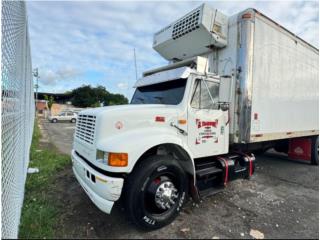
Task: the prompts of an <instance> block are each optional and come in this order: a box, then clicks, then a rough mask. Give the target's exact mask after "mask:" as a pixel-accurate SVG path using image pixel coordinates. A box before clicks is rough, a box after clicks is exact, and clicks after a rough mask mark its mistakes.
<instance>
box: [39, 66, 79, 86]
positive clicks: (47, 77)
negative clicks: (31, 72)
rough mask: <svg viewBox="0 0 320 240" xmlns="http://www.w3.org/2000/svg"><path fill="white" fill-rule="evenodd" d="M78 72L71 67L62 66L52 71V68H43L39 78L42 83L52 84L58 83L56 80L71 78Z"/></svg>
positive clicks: (77, 74)
mask: <svg viewBox="0 0 320 240" xmlns="http://www.w3.org/2000/svg"><path fill="white" fill-rule="evenodd" d="M80 74H81V72H80V71H78V70H77V69H74V68H72V67H63V68H60V69H58V70H57V71H53V70H52V69H43V72H42V73H41V76H40V79H41V82H42V83H43V84H45V85H48V86H54V85H56V84H57V83H58V81H61V80H65V79H73V78H75V77H76V76H79V75H80Z"/></svg>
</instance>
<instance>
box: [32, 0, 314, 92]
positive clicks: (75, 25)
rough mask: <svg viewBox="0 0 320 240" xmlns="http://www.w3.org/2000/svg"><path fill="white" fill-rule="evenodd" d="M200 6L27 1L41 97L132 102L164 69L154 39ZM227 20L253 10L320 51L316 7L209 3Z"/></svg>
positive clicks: (288, 3) (302, 3) (311, 4)
mask: <svg viewBox="0 0 320 240" xmlns="http://www.w3.org/2000/svg"><path fill="white" fill-rule="evenodd" d="M201 4H202V1H192V2H191V1H189V2H185V1H179V2H173V1H162V2H155V1H153V2H146V1H139V2H133V1H130V2H124V1H117V2H112V1H107V2H104V1H51V2H49V1H29V2H27V11H28V21H29V34H30V41H31V53H32V65H33V68H36V67H37V68H38V69H39V75H40V79H39V91H40V92H52V93H63V92H65V91H69V90H72V89H74V88H76V87H79V86H81V85H83V84H86V85H88V84H90V85H92V86H97V85H102V86H105V87H106V89H107V90H108V91H109V92H112V93H121V94H124V95H125V96H127V97H128V98H130V97H131V96H132V94H133V91H134V89H133V85H134V83H135V81H136V75H135V67H134V54H133V49H134V48H135V51H136V59H137V72H138V78H139V77H141V75H142V73H143V72H144V71H146V70H149V69H152V68H155V67H160V66H163V65H166V64H167V61H166V60H164V59H163V58H162V57H161V56H160V55H159V54H158V53H157V52H156V51H154V50H153V49H152V40H153V34H154V33H155V32H157V31H158V30H160V29H162V28H163V27H165V26H166V25H168V24H170V23H171V22H173V21H175V20H177V19H178V18H180V17H181V16H183V15H184V14H186V13H188V12H189V11H191V10H192V9H194V8H196V7H198V6H200V5H201ZM208 4H209V5H211V6H212V7H213V8H217V9H218V10H219V11H221V12H222V13H224V14H226V15H228V16H231V15H233V14H236V13H238V12H240V11H242V10H244V9H246V8H249V7H253V8H256V9H257V10H259V11H260V12H262V13H264V14H265V15H267V16H268V17H270V18H272V19H273V20H275V21H276V22H278V23H279V24H280V25H282V26H284V27H285V28H287V29H288V30H290V31H291V32H293V33H294V34H296V35H298V36H299V37H301V38H302V39H304V40H306V41H307V42H309V43H311V44H312V45H314V46H316V47H317V48H318V47H319V5H318V2H317V1H210V2H208Z"/></svg>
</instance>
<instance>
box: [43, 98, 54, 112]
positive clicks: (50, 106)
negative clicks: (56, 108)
mask: <svg viewBox="0 0 320 240" xmlns="http://www.w3.org/2000/svg"><path fill="white" fill-rule="evenodd" d="M44 99H45V100H46V101H47V105H48V108H49V111H50V112H51V108H52V105H53V103H54V98H53V96H50V97H48V96H47V95H44Z"/></svg>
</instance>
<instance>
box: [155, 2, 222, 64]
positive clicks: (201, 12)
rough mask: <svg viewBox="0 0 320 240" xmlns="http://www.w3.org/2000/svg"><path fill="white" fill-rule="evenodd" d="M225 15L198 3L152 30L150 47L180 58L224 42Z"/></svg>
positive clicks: (204, 51) (177, 58) (220, 46)
mask: <svg viewBox="0 0 320 240" xmlns="http://www.w3.org/2000/svg"><path fill="white" fill-rule="evenodd" d="M227 36H228V17H227V16H225V15H224V14H222V13H221V12H219V11H217V10H216V9H212V8H211V7H209V5H207V4H202V5H201V6H200V7H198V8H196V9H194V10H193V11H191V12H190V13H188V14H186V15H185V16H183V17H182V18H180V19H178V20H177V21H175V22H173V23H172V24H170V25H168V26H167V27H165V28H163V29H161V30H160V31H158V32H157V33H155V34H154V37H153V48H154V49H155V50H156V51H157V52H158V53H159V54H160V55H161V56H162V57H164V58H165V59H167V60H169V61H170V60H184V59H188V58H191V57H195V56H199V55H201V54H204V53H206V52H209V51H211V49H212V48H222V47H225V46H226V45H227Z"/></svg>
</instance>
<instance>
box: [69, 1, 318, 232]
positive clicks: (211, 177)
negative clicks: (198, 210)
mask: <svg viewBox="0 0 320 240" xmlns="http://www.w3.org/2000/svg"><path fill="white" fill-rule="evenodd" d="M260 18H262V19H263V20H264V22H260ZM254 24H259V27H260V28H259V29H264V30H263V31H262V32H259V34H258V35H257V37H255V34H256V33H255V32H253V30H254V29H258V28H254ZM261 24H265V25H261ZM269 25H272V28H271V27H270V26H269ZM274 29H279V30H278V32H277V31H276V33H274V31H275V30H274ZM256 31H258V30H256ZM259 31H260V30H259ZM269 31H273V35H272V34H269ZM263 34H266V35H265V36H268V37H269V36H275V35H277V34H279V35H280V36H281V37H282V38H284V39H285V38H288V39H292V38H293V39H295V40H296V41H297V42H298V41H299V44H304V45H303V47H304V48H305V51H304V54H307V55H308V54H309V56H310V61H309V63H308V64H309V65H310V64H311V65H312V64H314V66H316V67H315V68H309V70H310V71H309V72H307V71H306V72H305V74H304V75H303V76H301V75H299V74H296V76H300V77H303V78H304V77H306V76H307V77H306V79H305V80H304V81H301V79H295V78H294V77H293V76H295V75H294V74H293V73H292V71H300V70H299V67H298V65H295V68H294V69H292V71H290V72H288V69H287V68H285V69H284V70H281V69H280V68H279V66H280V65H279V64H278V63H277V62H270V63H269V64H268V65H267V67H268V68H266V65H263V64H259V65H254V64H253V56H255V57H256V58H257V61H258V60H259V61H260V62H259V61H258V62H259V63H263V62H261V61H262V60H264V59H265V56H266V54H268V52H269V51H271V52H272V51H282V48H276V49H269V47H270V46H273V45H272V44H268V43H263V44H262V45H260V47H259V48H258V50H255V49H254V46H255V45H258V46H259V41H267V40H268V41H269V40H270V41H280V40H281V39H282V38H280V37H274V39H271V38H266V37H264V35H263ZM290 34H291V33H288V31H287V30H283V28H282V27H281V26H279V25H277V24H275V23H274V22H273V21H271V20H270V19H268V18H266V17H265V16H264V15H262V14H261V13H259V12H257V11H256V10H254V9H248V10H246V11H244V12H241V13H239V14H237V15H235V16H232V17H226V16H225V15H223V14H222V13H220V12H218V11H217V10H214V9H211V8H210V7H208V5H206V4H204V5H201V6H200V7H199V8H197V9H195V10H193V11H191V12H190V13H188V14H187V15H185V16H183V17H182V18H180V19H178V20H177V21H175V22H174V23H172V24H170V25H168V26H167V27H165V28H164V29H162V30H160V31H159V32H157V33H156V34H155V36H154V42H153V47H154V49H155V50H157V51H158V52H159V53H160V54H161V55H162V56H163V57H164V58H166V59H167V60H169V61H170V64H169V65H168V66H164V67H161V68H158V69H153V70H151V71H148V72H145V73H144V75H143V77H142V78H141V79H139V80H138V81H137V82H136V84H135V86H134V87H135V88H136V90H135V93H134V95H133V97H132V100H131V103H130V104H128V105H121V106H109V107H102V108H95V109H89V110H85V111H82V112H80V113H79V115H78V118H77V124H76V130H75V134H74V144H73V150H72V163H73V171H74V174H75V176H76V178H77V179H78V181H79V183H80V184H81V186H82V187H83V189H84V190H85V191H86V193H87V194H88V196H89V197H90V198H91V200H92V201H93V203H95V205H96V206H97V207H98V208H100V209H101V210H102V211H104V212H105V213H110V212H111V209H112V207H113V205H114V203H115V202H116V201H118V200H119V198H120V197H122V198H123V200H124V203H125V207H126V210H127V213H128V215H129V216H130V217H131V219H132V220H133V222H134V223H136V224H137V225H138V226H139V227H142V228H149V229H150V228H151V229H156V228H160V227H162V226H164V225H166V224H168V223H170V222H171V221H172V220H173V219H174V218H175V217H176V216H177V214H178V213H179V211H180V210H181V208H182V206H183V203H184V201H185V200H186V198H187V196H191V197H192V198H193V200H194V201H197V202H199V199H200V198H201V197H203V196H205V195H208V194H212V193H215V192H217V191H219V190H221V189H223V188H224V187H225V186H226V185H227V183H228V182H229V181H231V180H235V179H238V178H247V179H249V178H250V177H251V176H252V174H253V172H254V165H255V157H254V155H253V154H252V152H254V151H258V150H259V151H264V150H266V149H268V148H271V147H274V148H276V149H278V150H279V151H283V152H289V155H290V152H291V153H292V154H291V155H292V156H298V155H297V154H298V153H297V151H295V148H296V147H299V149H300V150H299V154H300V155H299V156H298V157H300V158H303V157H306V159H307V158H308V157H309V160H311V162H312V163H314V164H318V154H317V149H318V147H317V146H318V124H317V123H318V119H317V118H318V114H315V112H317V111H318V107H317V108H316V106H317V104H318V93H317V91H316V89H318V87H317V86H318V80H317V76H318V72H317V71H318V70H314V69H318V68H317V56H318V52H317V51H316V50H315V49H314V48H313V47H310V46H309V45H307V44H306V43H305V42H304V41H303V40H301V39H298V38H297V37H296V36H294V35H292V34H291V35H290ZM260 35H262V36H260ZM239 36H241V38H240V37H239ZM253 37H255V38H254V39H256V40H255V41H256V42H255V45H253V44H252V43H253V41H254V39H253ZM281 41H284V40H281ZM288 41H289V40H288ZM279 44H285V45H286V47H287V48H288V47H290V46H291V45H290V44H291V40H290V41H289V43H286V42H280V43H279ZM264 46H267V47H268V49H267V50H268V51H264V50H263V49H262V48H263V47H264ZM294 47H296V46H294ZM261 49H262V50H263V51H262V50H261ZM260 50H261V51H262V53H261V52H259V51H260ZM253 51H255V54H252V52H253ZM285 51H286V50H285ZM285 54H289V53H288V52H287V51H286V53H285ZM285 54H284V53H282V52H281V53H277V55H276V56H285ZM260 56H261V59H260ZM294 56H296V55H293V57H294ZM270 58H271V57H270ZM266 59H268V58H266ZM297 61H298V60H297ZM281 66H282V65H281ZM299 66H300V65H299ZM259 70H261V72H263V74H261V72H260V71H259ZM277 71H280V72H279V74H280V76H281V83H279V82H277V81H278V79H279V78H277V75H276V74H278V72H277ZM261 79H264V80H263V81H262V82H261ZM286 82H288V83H289V84H290V91H288V90H286V84H284V83H286ZM291 82H294V83H295V84H293V85H292V84H291ZM253 83H254V84H253ZM269 83H270V84H269ZM268 84H269V85H268ZM306 86H308V87H306ZM296 88H297V89H296ZM303 91H305V92H303ZM257 93H259V94H258V95H257ZM283 93H286V94H283ZM277 94H280V95H277ZM304 95H307V96H308V97H307V98H304V97H303V96H304ZM257 96H258V97H257ZM297 96H299V99H298V98H297V99H295V101H292V99H294V97H297ZM274 99H277V101H278V103H279V104H280V106H282V108H280V107H279V106H278V105H277V104H274ZM289 99H290V100H289ZM302 99H306V100H305V101H304V100H302ZM261 106H262V107H261ZM297 106H301V108H299V109H303V111H304V113H303V114H301V115H295V118H294V119H290V121H288V122H287V121H286V119H287V115H288V112H289V111H292V110H293V109H296V107H297ZM302 106H304V107H302ZM300 111H302V110H300ZM306 116H309V118H308V119H307V120H306ZM302 121H304V125H301V124H300V123H301V122H302ZM308 144H309V145H308ZM306 146H307V147H306ZM301 152H302V153H303V154H301ZM305 153H306V154H305ZM295 154H296V155H295Z"/></svg>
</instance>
